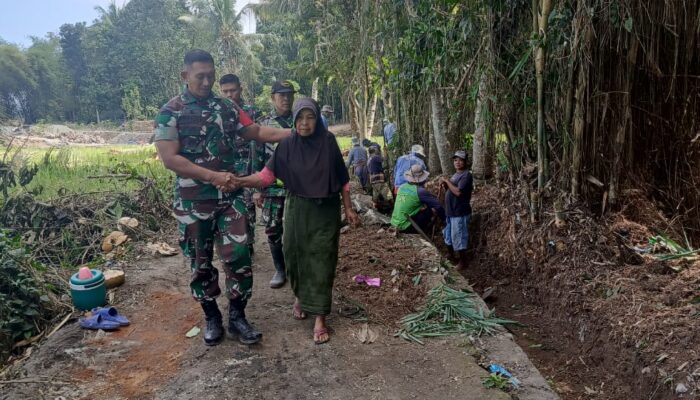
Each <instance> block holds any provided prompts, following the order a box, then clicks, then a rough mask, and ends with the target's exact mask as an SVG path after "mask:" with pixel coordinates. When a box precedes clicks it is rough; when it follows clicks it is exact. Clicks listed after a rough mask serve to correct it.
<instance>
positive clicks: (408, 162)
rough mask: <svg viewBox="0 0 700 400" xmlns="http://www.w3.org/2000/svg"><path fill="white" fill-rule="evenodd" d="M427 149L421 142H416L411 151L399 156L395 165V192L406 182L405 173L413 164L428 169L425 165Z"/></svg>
mask: <svg viewBox="0 0 700 400" xmlns="http://www.w3.org/2000/svg"><path fill="white" fill-rule="evenodd" d="M424 159H425V150H424V149H423V146H421V145H419V144H414V145H413V146H411V151H410V152H409V153H408V154H405V155H403V156H401V157H399V159H398V160H396V166H395V167H394V193H396V192H397V191H398V190H399V186H401V185H403V184H404V183H406V182H407V181H406V178H405V177H404V173H406V171H408V170H409V169H410V168H411V167H412V166H413V165H420V166H421V167H423V169H427V168H426V166H425V161H423V160H424Z"/></svg>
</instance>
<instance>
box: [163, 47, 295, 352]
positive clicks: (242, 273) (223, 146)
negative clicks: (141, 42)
mask: <svg viewBox="0 0 700 400" xmlns="http://www.w3.org/2000/svg"><path fill="white" fill-rule="evenodd" d="M215 73H216V72H215V69H214V60H213V59H212V57H211V55H210V54H209V53H207V52H205V51H202V50H192V51H190V52H188V53H187V54H186V55H185V67H184V69H183V71H182V73H181V76H182V79H183V80H184V81H185V82H186V83H187V88H186V89H185V91H184V92H183V93H182V94H180V95H179V96H176V97H174V98H172V99H171V100H170V101H169V102H168V103H167V104H165V105H164V106H163V107H162V108H161V110H160V112H159V114H158V116H157V117H156V121H155V126H156V128H155V141H156V148H157V149H158V154H159V155H160V158H161V160H163V164H164V165H165V167H166V168H168V169H170V170H172V171H174V172H175V173H176V174H177V179H176V187H175V199H174V214H175V218H176V219H177V221H178V225H179V231H180V247H181V248H182V251H183V253H184V255H185V256H186V257H188V258H189V259H190V267H191V270H192V277H191V280H190V288H191V291H192V295H193V297H194V298H195V299H196V300H197V301H199V302H200V303H201V305H202V309H203V310H204V314H205V318H206V322H207V324H206V328H205V331H204V342H205V344H207V345H214V344H217V343H218V342H219V341H220V340H221V338H222V337H223V324H222V315H221V312H220V311H219V308H218V306H217V304H216V297H217V296H218V295H219V294H220V293H221V289H220V287H219V272H218V270H217V269H216V268H215V267H214V265H213V252H214V248H216V251H217V253H218V255H219V258H220V259H221V262H222V264H223V268H224V271H225V273H226V296H227V297H228V298H229V325H228V333H229V334H230V335H231V336H234V337H236V336H237V337H238V339H239V340H240V341H241V342H242V343H245V344H252V343H257V342H258V341H259V340H260V339H261V337H262V334H261V333H260V332H258V331H257V330H256V329H255V328H254V327H253V326H251V325H250V324H249V323H248V321H247V320H246V316H245V307H246V305H247V303H248V299H249V298H250V296H251V293H252V292H251V289H252V286H253V273H252V270H251V260H250V253H249V251H248V247H247V246H246V240H247V239H246V236H247V235H246V226H247V222H246V207H245V203H244V201H243V197H242V191H241V190H232V187H231V183H232V182H233V178H234V176H235V175H234V174H237V175H245V174H246V173H248V161H247V160H242V159H241V157H240V156H239V154H238V152H237V151H236V148H235V139H236V136H240V137H242V138H244V139H245V140H257V141H260V142H278V141H280V140H282V139H283V138H285V137H287V136H289V134H290V130H282V129H271V128H268V127H260V126H259V125H256V124H253V121H252V120H250V118H249V117H248V116H247V114H246V113H245V112H241V111H239V110H238V108H236V107H235V106H234V105H233V103H232V102H231V101H230V100H228V99H225V98H221V97H218V96H215V95H214V94H213V93H212V91H211V89H212V85H213V84H214V82H215Z"/></svg>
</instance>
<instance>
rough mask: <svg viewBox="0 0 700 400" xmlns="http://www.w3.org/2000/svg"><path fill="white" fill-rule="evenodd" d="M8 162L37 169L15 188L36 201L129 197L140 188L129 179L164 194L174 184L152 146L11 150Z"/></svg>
mask: <svg viewBox="0 0 700 400" xmlns="http://www.w3.org/2000/svg"><path fill="white" fill-rule="evenodd" d="M5 150H6V149H5ZM2 151H3V149H2V148H0V152H2ZM10 158H12V159H14V160H15V163H16V164H17V163H28V164H31V165H36V166H37V167H38V171H37V173H36V175H35V176H34V179H32V180H31V182H30V183H29V184H27V185H26V186H22V187H19V188H15V191H21V190H24V191H27V192H29V193H32V194H34V195H35V197H36V199H37V200H52V199H56V198H57V197H62V196H70V195H73V194H86V193H100V192H114V193H130V192H133V191H134V190H136V189H138V188H139V187H140V186H141V183H140V182H139V180H138V179H128V178H130V177H134V178H135V177H144V178H148V179H151V180H153V181H154V182H156V183H157V185H158V187H159V188H160V189H161V190H163V192H164V193H167V192H168V191H169V190H170V188H172V182H173V181H172V179H173V175H172V173H171V172H169V171H168V170H166V169H165V167H163V163H162V162H160V160H158V159H156V151H155V147H153V146H129V145H123V146H105V147H80V146H74V147H70V148H67V147H65V148H60V149H55V148H54V149H36V148H22V149H15V150H10Z"/></svg>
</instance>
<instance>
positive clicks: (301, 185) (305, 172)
mask: <svg viewBox="0 0 700 400" xmlns="http://www.w3.org/2000/svg"><path fill="white" fill-rule="evenodd" d="M302 110H311V111H312V112H313V113H314V115H315V116H316V128H315V130H314V132H313V133H312V134H311V135H309V136H301V135H299V133H297V131H296V122H297V118H299V114H300V113H301V111H302ZM292 112H293V114H294V128H293V129H292V135H291V136H290V137H288V138H286V139H284V140H283V141H281V142H280V143H279V145H278V146H277V149H276V150H275V154H274V156H273V157H272V158H271V159H270V161H269V162H268V168H270V169H271V170H272V171H273V172H274V173H275V176H276V177H277V178H279V179H281V180H282V182H284V184H285V186H286V187H287V190H289V191H290V192H291V193H292V194H294V195H297V196H300V197H306V198H312V199H317V198H326V197H330V196H331V195H333V194H336V193H339V192H340V191H341V190H342V189H343V186H344V185H345V184H346V183H348V182H349V181H350V176H349V175H348V170H347V169H346V168H345V162H344V161H343V155H342V154H341V153H340V148H339V147H338V142H337V141H336V140H335V136H333V134H332V133H330V132H328V130H327V129H326V127H325V126H324V125H323V122H322V121H321V110H320V107H319V106H318V103H316V101H314V100H313V99H311V98H308V97H305V98H301V99H299V100H297V101H295V102H294V106H293V107H292Z"/></svg>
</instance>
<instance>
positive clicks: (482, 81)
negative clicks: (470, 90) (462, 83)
mask: <svg viewBox="0 0 700 400" xmlns="http://www.w3.org/2000/svg"><path fill="white" fill-rule="evenodd" d="M487 96H488V94H487V93H486V74H485V73H482V74H481V76H480V77H479V94H478V96H477V98H476V108H475V109H474V143H473V145H472V174H474V177H475V178H476V179H488V178H490V177H491V163H490V162H489V150H488V143H487V138H486V115H485V114H486V111H487V110H486V105H487Z"/></svg>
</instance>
